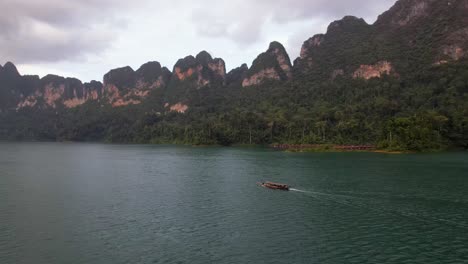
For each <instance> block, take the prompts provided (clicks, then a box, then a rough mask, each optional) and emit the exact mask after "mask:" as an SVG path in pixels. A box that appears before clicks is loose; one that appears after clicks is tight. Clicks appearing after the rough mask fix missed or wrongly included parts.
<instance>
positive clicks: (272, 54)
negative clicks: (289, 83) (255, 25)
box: [242, 42, 292, 87]
mask: <svg viewBox="0 0 468 264" xmlns="http://www.w3.org/2000/svg"><path fill="white" fill-rule="evenodd" d="M291 77H292V65H291V61H290V59H289V56H288V54H287V52H286V49H285V48H284V47H283V45H281V44H280V43H279V42H272V43H271V44H270V46H269V48H268V50H267V51H266V52H264V53H262V54H260V55H259V56H258V57H257V58H256V59H255V60H254V61H253V63H252V67H251V68H250V69H249V70H248V71H247V74H246V77H245V78H244V80H243V81H242V87H248V86H253V85H259V84H262V83H263V82H265V81H268V80H270V81H286V80H289V79H291Z"/></svg>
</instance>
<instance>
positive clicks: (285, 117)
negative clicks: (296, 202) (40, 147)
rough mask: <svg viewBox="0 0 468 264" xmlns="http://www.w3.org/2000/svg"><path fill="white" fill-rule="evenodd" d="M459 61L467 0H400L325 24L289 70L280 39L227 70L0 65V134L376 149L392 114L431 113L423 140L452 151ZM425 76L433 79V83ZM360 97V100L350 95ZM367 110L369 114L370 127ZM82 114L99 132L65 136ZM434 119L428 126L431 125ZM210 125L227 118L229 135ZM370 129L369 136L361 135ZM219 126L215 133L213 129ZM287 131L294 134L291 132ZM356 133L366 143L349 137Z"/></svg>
mask: <svg viewBox="0 0 468 264" xmlns="http://www.w3.org/2000/svg"><path fill="white" fill-rule="evenodd" d="M467 58H468V0H444V1H440V0H399V1H397V2H396V3H395V5H394V6H393V7H392V8H390V10H388V11H386V12H385V13H383V14H382V15H380V16H379V18H378V19H377V21H376V22H375V23H374V24H368V23H367V22H366V21H364V20H363V19H361V18H357V17H353V16H346V17H344V18H343V19H341V20H338V21H334V22H332V23H331V24H330V25H329V26H328V29H327V32H326V33H324V34H318V35H315V36H313V37H311V38H309V39H308V40H306V41H305V42H304V44H303V45H302V49H301V52H300V57H298V58H296V59H295V60H294V64H292V63H291V60H290V58H289V55H288V54H287V52H286V50H285V48H284V47H283V45H282V44H280V43H279V42H272V43H271V44H270V45H269V47H268V49H267V50H266V51H265V52H263V53H261V54H260V55H258V57H257V58H256V59H255V60H254V61H253V62H252V65H251V67H250V68H249V67H248V66H247V65H246V64H243V65H242V66H240V67H238V68H235V69H233V70H231V71H230V72H228V73H226V65H225V62H224V60H223V59H221V58H213V57H212V56H211V55H210V54H209V53H208V52H206V51H202V52H200V53H199V54H198V55H196V56H195V57H194V56H187V57H185V58H182V59H179V60H178V61H177V63H176V64H175V66H174V68H173V69H172V71H170V70H169V69H167V68H166V67H163V66H161V64H160V63H159V62H148V63H146V64H143V65H142V66H141V67H140V68H139V69H138V70H136V71H135V70H133V69H132V68H131V67H128V66H126V67H122V68H118V69H113V70H111V71H109V72H108V73H106V74H105V75H104V77H103V83H101V82H99V81H91V82H90V83H82V82H81V81H80V80H78V79H75V78H64V77H60V76H55V75H47V76H45V77H43V78H39V77H38V76H21V75H20V74H19V73H18V71H17V69H16V67H15V65H14V64H13V63H11V62H8V63H6V64H5V65H4V66H1V65H0V113H3V116H4V118H6V120H10V121H11V122H10V123H8V128H4V129H3V130H2V127H1V125H0V137H1V135H2V133H3V134H4V135H5V134H7V135H8V134H9V133H13V134H20V135H22V136H21V137H32V138H35V137H42V135H43V134H44V133H45V132H44V131H47V133H45V134H47V135H48V138H55V139H57V138H63V139H74V140H80V139H83V138H86V139H88V138H91V139H99V140H102V139H103V138H105V137H108V136H109V135H112V138H111V139H109V140H111V141H114V140H115V141H126V140H127V139H128V138H132V141H143V142H148V141H154V138H164V139H168V138H170V139H171V140H177V141H190V142H192V141H195V142H202V143H203V142H205V143H206V141H208V143H210V142H211V143H212V142H218V141H220V142H224V143H229V142H231V140H232V141H233V142H238V143H242V142H244V143H245V142H246V140H245V137H246V135H245V133H246V132H245V129H247V128H248V129H249V140H248V142H252V138H253V137H255V138H256V139H257V140H254V141H255V142H263V143H264V142H268V143H271V142H273V141H275V138H277V139H278V140H281V141H284V140H285V138H287V140H290V141H294V140H295V141H298V138H300V139H301V142H309V143H316V142H322V143H327V142H328V143H329V142H333V143H335V142H336V141H341V142H371V143H375V142H377V141H379V140H380V141H379V142H384V141H388V140H395V137H397V138H398V136H395V135H394V133H401V131H403V130H398V131H399V132H392V133H388V130H389V129H390V128H389V127H392V126H393V125H394V124H395V123H392V122H394V119H395V118H397V117H398V116H399V115H401V116H412V115H414V116H416V115H420V114H421V113H422V112H424V111H435V113H437V114H438V115H440V116H437V118H436V117H434V116H435V115H433V113H432V112H431V114H427V113H426V114H427V115H429V116H432V117H433V118H436V119H437V120H439V121H440V120H445V118H447V120H448V121H446V122H445V121H444V122H445V123H444V125H445V126H447V127H446V128H445V130H444V129H442V126H441V125H440V126H439V128H438V130H437V131H435V130H434V131H435V132H434V135H439V136H440V138H437V139H434V138H432V140H433V141H434V140H436V141H437V142H439V143H440V144H441V145H444V144H447V142H455V141H456V142H458V143H456V145H463V144H465V143H460V142H464V141H463V140H465V139H464V137H463V136H460V135H463V134H464V133H465V132H464V131H465V129H467V128H466V127H468V125H467V124H465V123H464V122H465V119H464V117H463V115H466V112H464V111H465V110H460V109H453V108H450V107H449V105H450V104H452V105H453V104H454V103H455V102H458V101H459V100H462V102H463V98H464V96H465V95H464V92H465V90H466V89H467V88H466V87H467V86H468V76H465V73H464V69H465V68H464V67H465V66H464V65H465V63H466V62H467ZM434 76H439V77H440V78H439V79H437V80H434V79H433V78H435V77H434ZM382 87H384V88H382ZM363 91H366V93H367V94H366V96H368V97H370V98H371V99H368V98H365V97H360V96H359V95H360V94H362V93H363ZM422 98H424V99H422ZM367 100H368V101H369V102H368V101H367ZM465 101H466V100H465ZM449 102H450V104H449ZM349 104H352V106H350V105H349ZM356 105H368V108H366V109H361V108H362V107H357V106H356ZM135 109H137V110H135ZM371 109H372V110H371ZM442 109H443V110H442ZM71 110H74V111H71ZM84 111H85V112H86V114H83V113H82V112H84ZM132 111H136V112H132ZM362 112H366V113H368V114H367V115H362ZM26 113H29V114H26ZM31 113H34V118H35V119H40V118H41V117H43V116H45V115H41V113H49V114H50V113H55V115H56V116H55V117H54V118H58V119H57V120H62V119H61V118H65V116H68V115H72V116H71V117H68V120H71V119H73V118H77V119H78V120H76V122H75V123H74V124H68V125H67V124H66V123H67V122H68V121H60V122H62V123H60V124H58V123H54V127H55V128H59V127H63V129H64V131H63V135H60V136H59V135H57V133H59V132H56V131H55V132H54V131H50V128H48V127H43V126H45V124H46V123H47V122H43V123H42V124H41V129H40V132H38V131H39V130H38V127H37V126H31V128H30V130H28V129H29V128H28V129H26V128H25V127H21V128H19V127H18V125H17V124H16V123H17V122H16V121H15V120H17V118H18V116H22V119H21V120H25V121H24V122H26V124H29V123H28V122H30V121H27V120H29V118H32V114H31ZM305 113H309V114H308V115H306V114H305ZM174 114H175V115H177V114H183V115H182V116H183V117H180V116H173V115H174ZM36 115H39V116H36ZM102 115H106V116H105V118H104V116H102ZM107 115H109V116H107ZM127 115H133V116H131V117H129V116H127ZM373 115H377V116H374V119H372V120H370V119H369V118H370V117H371V116H373ZM82 116H86V117H87V118H88V119H89V120H91V119H92V118H91V117H95V118H96V119H100V122H101V123H93V124H86V129H91V130H92V129H93V127H100V128H99V129H101V130H102V131H101V130H99V129H97V130H98V131H100V133H102V134H99V133H98V134H99V136H97V135H94V134H95V133H94V132H92V133H91V132H90V133H91V134H92V135H93V136H90V135H86V136H83V135H81V136H80V135H79V134H76V135H75V134H73V133H78V132H77V131H75V130H73V131H72V130H71V128H70V127H72V126H73V125H75V126H76V124H77V123H79V121H82V120H81V119H82V118H81V117H82ZM116 116H119V117H120V118H124V116H125V118H124V119H125V120H126V121H125V122H128V124H127V127H126V128H125V129H129V128H128V126H132V127H133V126H137V124H138V125H139V126H143V128H138V129H142V131H144V132H142V131H140V130H138V131H139V132H134V133H135V134H131V135H129V134H126V133H123V128H122V127H120V126H121V125H122V124H123V123H125V122H124V121H122V120H120V121H119V122H120V123H119V122H117V121H115V120H114V119H115V117H116ZM300 116H302V119H301V118H299V117H300ZM432 117H431V118H432ZM0 118H2V116H0ZM8 118H10V119H8ZM173 118H175V119H173ZM415 118H416V117H415ZM49 119H50V116H49ZM49 119H47V120H49ZM140 119H142V120H140ZM57 120H56V121H54V122H59V121H57ZM108 120H113V122H115V123H112V124H113V125H115V126H116V128H115V129H112V131H111V132H110V131H107V130H106V131H107V132H104V130H105V129H104V128H102V127H103V123H105V122H107V121H108ZM135 120H138V121H135ZM201 120H203V122H201ZM206 120H210V121H209V122H208V121H206ZM220 120H221V121H220ZM304 120H308V121H307V122H306V121H304ZM205 121H206V122H208V123H206V124H205V123H204V122H205ZM439 121H433V122H432V121H428V122H429V123H431V122H432V123H433V124H434V126H436V125H435V124H436V123H437V122H439ZM96 122H97V121H96ZM135 122H136V123H135ZM148 122H149V124H148ZM219 122H221V123H223V124H224V125H226V124H225V123H226V122H228V123H229V126H228V127H229V128H228V127H225V126H222V125H219ZM288 122H289V123H288ZM308 122H310V124H309V123H308ZM366 122H368V123H366ZM440 122H441V121H440ZM466 122H468V121H466ZM414 123H415V122H413V124H414ZM5 124H7V123H5ZM163 124H164V125H163ZM215 124H217V125H215ZM300 124H302V125H300ZM399 124H400V123H399ZM5 126H6V125H5ZM294 126H297V127H295V128H294ZM168 127H170V129H169V128H168ZM191 127H192V129H194V127H197V129H195V130H196V131H192V132H190V131H191V130H190V128H191ZM371 127H372V128H373V129H374V130H372V131H369V130H368V129H369V128H371ZM221 128H222V129H223V132H219V131H218V132H214V131H215V130H216V129H218V130H219V129H221ZM24 129H26V130H24ZM135 129H137V128H135ZM434 129H435V128H434ZM327 130H329V131H333V133H331V132H329V133H327V132H326V131H327ZM2 131H3V132H2ZM12 131H13V132H12ZM168 131H171V132H168ZM252 131H257V132H256V133H257V134H255V133H254V132H252ZM293 131H301V132H300V133H298V134H296V135H294V133H293ZM307 131H309V137H307V135H306V134H307V133H306V132H307ZM344 131H347V132H344ZM358 131H359V132H360V133H365V134H366V136H362V137H361V136H358V134H359V133H358ZM60 133H62V132H60ZM60 133H59V134H60ZM122 133H123V134H122ZM158 133H159V134H158ZM243 133H244V134H243ZM346 133H350V134H353V135H354V136H349V135H347V134H346ZM444 133H445V134H444ZM71 134H73V135H74V136H71ZM225 134H228V135H225ZM442 134H444V136H441V135H442ZM38 135H39V136H38ZM116 135H119V136H118V137H117V138H116ZM143 135H144V136H143ZM275 135H276V136H275ZM389 135H390V136H389ZM431 135H432V134H431ZM389 138H390V139H389ZM401 138H402V136H400V139H401ZM195 139H196V140H195ZM159 140H160V141H164V140H162V139H159ZM406 141H409V139H408V138H407V140H406ZM224 143H223V144H224ZM406 148H409V147H406Z"/></svg>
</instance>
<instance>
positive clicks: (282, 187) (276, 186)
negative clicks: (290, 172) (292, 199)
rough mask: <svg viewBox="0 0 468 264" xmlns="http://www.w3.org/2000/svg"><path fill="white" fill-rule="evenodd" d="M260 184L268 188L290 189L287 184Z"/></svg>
mask: <svg viewBox="0 0 468 264" xmlns="http://www.w3.org/2000/svg"><path fill="white" fill-rule="evenodd" d="M259 185H260V186H262V187H265V188H268V189H272V190H280V191H289V186H288V185H286V184H279V183H272V182H262V183H259Z"/></svg>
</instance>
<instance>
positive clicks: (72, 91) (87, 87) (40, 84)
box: [17, 74, 102, 109]
mask: <svg viewBox="0 0 468 264" xmlns="http://www.w3.org/2000/svg"><path fill="white" fill-rule="evenodd" d="M28 79H29V82H30V83H31V86H35V88H34V89H33V90H30V91H29V93H22V94H21V95H20V97H21V101H20V102H19V103H18V105H17V109H20V108H23V107H34V106H38V107H52V108H56V107H57V106H59V105H63V106H65V107H67V108H73V107H77V106H79V105H82V104H84V103H85V102H87V101H88V100H97V99H98V98H99V96H100V94H102V84H101V83H100V82H96V81H93V82H91V83H85V84H83V83H82V82H81V81H80V80H78V79H76V78H64V77H61V76H57V75H51V74H50V75H47V76H45V77H43V78H42V79H40V80H38V78H37V79H36V77H26V76H25V78H24V80H26V82H28ZM37 80H38V81H37Z"/></svg>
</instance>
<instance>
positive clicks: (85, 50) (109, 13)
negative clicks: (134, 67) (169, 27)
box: [0, 0, 127, 63]
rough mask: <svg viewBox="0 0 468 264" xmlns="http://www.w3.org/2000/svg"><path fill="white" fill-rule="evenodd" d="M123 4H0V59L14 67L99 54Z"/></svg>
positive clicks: (102, 0) (61, 0)
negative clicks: (22, 64) (8, 61)
mask: <svg viewBox="0 0 468 264" xmlns="http://www.w3.org/2000/svg"><path fill="white" fill-rule="evenodd" d="M126 2H127V1H124V0H82V1H79V0H34V1H29V0H2V1H0V10H1V11H0V57H1V58H2V59H3V60H11V61H14V62H17V63H35V62H55V61H62V60H76V59H80V58H83V56H85V55H87V54H95V53H99V52H101V51H103V50H104V49H106V47H107V46H108V45H109V43H111V42H112V41H113V40H114V38H115V36H116V34H115V32H114V31H113V30H111V29H112V27H111V25H112V23H113V20H114V19H115V16H113V14H114V12H115V11H117V10H119V9H122V8H124V7H126V5H127V4H126Z"/></svg>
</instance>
